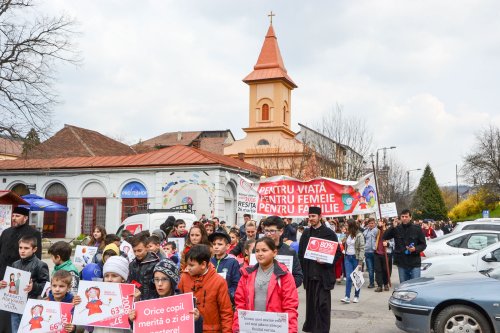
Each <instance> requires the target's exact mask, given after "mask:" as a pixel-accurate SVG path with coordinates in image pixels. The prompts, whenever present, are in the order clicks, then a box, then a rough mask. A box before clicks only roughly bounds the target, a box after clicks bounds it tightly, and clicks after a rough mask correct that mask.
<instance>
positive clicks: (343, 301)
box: [340, 296, 356, 304]
mask: <svg viewBox="0 0 500 333" xmlns="http://www.w3.org/2000/svg"><path fill="white" fill-rule="evenodd" d="M355 299H356V298H355ZM340 301H341V302H342V303H345V304H349V303H351V301H350V300H349V297H347V296H346V297H344V298H342V299H341V300H340Z"/></svg>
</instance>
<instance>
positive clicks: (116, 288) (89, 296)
mask: <svg viewBox="0 0 500 333" xmlns="http://www.w3.org/2000/svg"><path fill="white" fill-rule="evenodd" d="M134 290H135V286H134V285H133V284H124V283H110V282H96V281H84V280H82V281H80V283H79V285H78V296H80V298H81V299H82V301H81V303H80V304H78V305H77V306H75V311H74V314H73V316H74V318H73V324H75V325H89V326H98V327H112V328H122V329H128V328H130V325H129V322H128V313H129V312H130V309H131V308H132V302H133V295H134Z"/></svg>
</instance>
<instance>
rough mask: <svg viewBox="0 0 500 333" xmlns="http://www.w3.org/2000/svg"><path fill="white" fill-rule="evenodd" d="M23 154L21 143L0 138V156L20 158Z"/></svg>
mask: <svg viewBox="0 0 500 333" xmlns="http://www.w3.org/2000/svg"><path fill="white" fill-rule="evenodd" d="M22 152H23V142H22V141H21V140H15V139H12V138H7V137H3V136H0V155H9V156H21V154H22Z"/></svg>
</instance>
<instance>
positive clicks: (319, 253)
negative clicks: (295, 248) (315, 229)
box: [304, 237, 339, 264]
mask: <svg viewBox="0 0 500 333" xmlns="http://www.w3.org/2000/svg"><path fill="white" fill-rule="evenodd" d="M338 246H339V243H337V242H334V241H330V240H326V239H322V238H316V237H311V238H309V243H307V248H306V252H305V253H304V258H306V259H311V260H318V261H321V262H327V263H330V264H332V263H333V261H334V260H335V254H336V253H337V247H338Z"/></svg>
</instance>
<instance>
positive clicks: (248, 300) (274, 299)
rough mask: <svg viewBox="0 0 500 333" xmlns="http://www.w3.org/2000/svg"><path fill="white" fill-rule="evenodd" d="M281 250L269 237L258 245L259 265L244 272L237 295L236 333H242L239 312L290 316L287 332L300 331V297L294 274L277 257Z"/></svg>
mask: <svg viewBox="0 0 500 333" xmlns="http://www.w3.org/2000/svg"><path fill="white" fill-rule="evenodd" d="M277 253H278V249H277V247H276V245H275V244H274V241H273V240H272V239H271V238H269V237H263V238H260V239H258V240H257V242H256V243H255V256H256V258H257V264H256V265H255V266H249V267H246V268H242V269H241V279H240V282H239V283H238V288H237V289H236V293H235V295H234V302H235V305H236V311H235V312H234V320H233V332H239V322H238V310H249V311H265V312H280V313H288V331H289V332H298V327H297V319H298V313H297V308H298V306H299V295H298V293H297V288H296V287H295V280H294V279H293V275H292V274H291V273H290V272H289V271H288V269H287V268H286V266H285V265H283V264H281V263H279V262H277V261H276V260H275V259H274V258H275V257H276V255H277Z"/></svg>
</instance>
